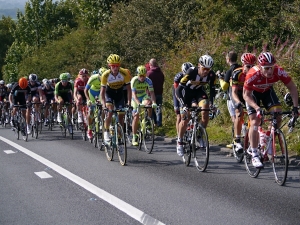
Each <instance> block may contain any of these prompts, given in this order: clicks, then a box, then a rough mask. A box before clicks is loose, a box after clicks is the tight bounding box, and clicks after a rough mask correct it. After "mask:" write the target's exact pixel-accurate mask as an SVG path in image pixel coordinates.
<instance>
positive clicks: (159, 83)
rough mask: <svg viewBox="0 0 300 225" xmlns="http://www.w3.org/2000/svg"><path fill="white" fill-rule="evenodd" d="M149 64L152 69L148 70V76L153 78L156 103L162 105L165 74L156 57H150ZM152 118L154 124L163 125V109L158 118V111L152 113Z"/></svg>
mask: <svg viewBox="0 0 300 225" xmlns="http://www.w3.org/2000/svg"><path fill="white" fill-rule="evenodd" d="M149 65H150V70H148V71H147V76H148V77H149V78H150V79H151V80H152V83H153V88H154V94H155V98H156V104H157V105H161V104H162V94H163V86H164V82H165V75H164V74H163V72H162V71H161V69H160V67H159V66H158V64H157V61H156V59H150V61H149ZM152 118H153V120H154V124H155V125H156V126H157V127H161V126H162V113H161V110H159V113H158V118H157V117H156V113H154V112H153V113H152Z"/></svg>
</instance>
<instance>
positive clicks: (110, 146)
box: [104, 137, 115, 161]
mask: <svg viewBox="0 0 300 225" xmlns="http://www.w3.org/2000/svg"><path fill="white" fill-rule="evenodd" d="M113 138H114V137H112V138H111V140H110V141H109V142H107V143H104V151H105V155H106V158H107V160H108V161H112V160H113V158H114V151H115V144H114V143H112V139H113Z"/></svg>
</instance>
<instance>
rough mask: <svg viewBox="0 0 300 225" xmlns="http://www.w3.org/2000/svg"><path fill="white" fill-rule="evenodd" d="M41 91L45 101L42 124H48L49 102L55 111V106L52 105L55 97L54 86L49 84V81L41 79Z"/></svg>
mask: <svg viewBox="0 0 300 225" xmlns="http://www.w3.org/2000/svg"><path fill="white" fill-rule="evenodd" d="M42 92H43V95H44V96H45V102H46V106H45V121H44V125H45V126H48V123H49V120H48V116H49V115H48V114H49V112H48V109H49V107H50V104H51V103H52V105H51V107H52V109H53V111H54V112H55V111H56V109H55V107H53V103H54V102H55V98H54V88H53V87H52V86H51V84H50V81H49V80H47V79H44V81H43V88H42Z"/></svg>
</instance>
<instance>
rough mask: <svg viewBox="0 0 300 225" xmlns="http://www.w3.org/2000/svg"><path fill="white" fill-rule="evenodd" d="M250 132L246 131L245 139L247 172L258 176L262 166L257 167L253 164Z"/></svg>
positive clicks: (253, 176) (252, 175) (251, 175)
mask: <svg viewBox="0 0 300 225" xmlns="http://www.w3.org/2000/svg"><path fill="white" fill-rule="evenodd" d="M248 134H249V132H247V133H246V135H245V139H244V162H245V168H246V171H247V173H248V174H249V176H250V177H252V178H256V177H257V176H258V174H259V173H260V170H261V169H260V168H256V167H254V166H253V165H252V152H251V151H250V148H251V147H250V142H249V135H248Z"/></svg>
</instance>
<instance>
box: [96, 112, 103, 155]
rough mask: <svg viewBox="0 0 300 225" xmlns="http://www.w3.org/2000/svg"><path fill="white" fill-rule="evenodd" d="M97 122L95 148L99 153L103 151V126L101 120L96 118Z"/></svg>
mask: <svg viewBox="0 0 300 225" xmlns="http://www.w3.org/2000/svg"><path fill="white" fill-rule="evenodd" d="M98 120H99V122H97V127H98V130H97V133H96V138H97V147H98V149H99V150H100V151H102V150H103V143H104V141H103V135H104V125H103V119H102V118H101V116H100V118H98Z"/></svg>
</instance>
